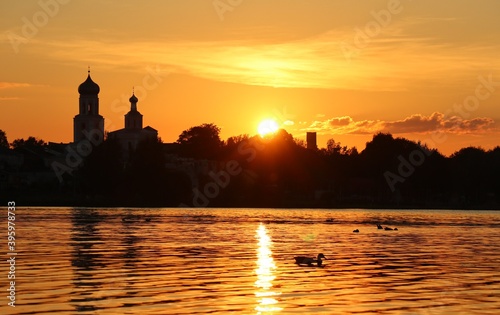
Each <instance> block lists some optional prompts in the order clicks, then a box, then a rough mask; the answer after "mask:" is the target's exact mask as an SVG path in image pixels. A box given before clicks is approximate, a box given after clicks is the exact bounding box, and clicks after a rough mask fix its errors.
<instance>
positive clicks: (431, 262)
mask: <svg viewBox="0 0 500 315" xmlns="http://www.w3.org/2000/svg"><path fill="white" fill-rule="evenodd" d="M16 212H17V214H16V228H17V229H16V233H17V234H16V237H17V239H16V245H17V252H18V255H17V258H16V261H17V263H16V297H17V300H16V307H15V308H12V307H8V306H7V303H8V300H7V297H6V294H5V292H6V293H8V291H6V290H5V289H6V288H7V287H8V286H7V279H6V278H7V276H6V275H7V272H8V269H7V268H8V266H7V264H6V263H5V262H4V263H3V264H2V266H3V267H2V268H3V270H4V272H2V273H3V274H4V276H2V277H1V282H0V283H1V284H2V288H4V289H3V290H4V294H3V295H2V296H4V298H2V300H3V302H2V304H1V305H0V313H1V314H76V313H83V314H141V315H142V314H228V313H232V314H317V313H321V314H499V310H500V212H480V211H471V212H464V211H428V210H427V211H408V210H405V211H401V210H399V211H394V210H393V211H390V210H276V209H211V210H203V209H89V208H80V209H73V208H28V209H26V208H18V209H17V211H16ZM326 219H332V222H325V220H326ZM3 222H4V223H5V222H6V219H5V220H4V221H3ZM377 223H380V224H382V225H384V226H391V227H397V228H398V231H384V230H377V228H376V224H377ZM354 229H359V230H360V232H359V233H353V230H354ZM0 233H1V235H4V236H5V237H4V242H5V243H6V242H7V238H6V235H7V231H6V224H1V228H0ZM5 246H6V244H5ZM319 252H322V253H323V254H325V256H326V257H327V258H328V260H326V261H325V267H324V268H317V267H299V266H297V265H295V263H294V259H293V257H294V256H295V255H298V254H301V255H302V254H304V255H309V256H316V255H317V254H318V253H319Z"/></svg>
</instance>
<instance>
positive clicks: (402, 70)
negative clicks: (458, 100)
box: [33, 20, 500, 91]
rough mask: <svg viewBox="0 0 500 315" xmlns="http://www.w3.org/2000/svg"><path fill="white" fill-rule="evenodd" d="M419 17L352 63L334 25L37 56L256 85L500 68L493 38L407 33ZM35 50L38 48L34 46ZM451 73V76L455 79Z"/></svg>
mask: <svg viewBox="0 0 500 315" xmlns="http://www.w3.org/2000/svg"><path fill="white" fill-rule="evenodd" d="M415 23H417V22H416V21H414V20H409V21H407V20H401V21H397V22H393V24H391V27H390V28H388V29H387V30H384V32H383V34H381V35H380V36H378V37H376V38H373V39H371V40H370V43H369V45H367V46H366V47H365V48H363V49H362V50H360V52H359V54H358V55H357V56H356V57H355V58H354V59H353V60H351V61H350V62H348V61H347V60H346V58H345V55H344V54H343V52H342V49H341V43H343V42H349V41H352V40H353V37H354V36H355V33H354V31H353V30H352V29H348V28H345V29H332V30H329V31H326V32H324V33H321V34H319V35H315V36H312V37H308V38H302V39H298V40H292V41H287V42H283V41H280V42H278V41H276V42H274V43H273V42H271V41H269V40H265V41H258V40H252V39H248V40H246V39H243V40H225V41H188V40H183V41H179V40H172V39H170V40H162V41H141V40H140V39H133V40H132V39H131V40H130V41H113V40H112V39H109V40H108V39H106V40H104V39H103V40H102V41H95V40H73V41H71V40H64V41H59V42H58V41H51V42H41V41H40V42H38V43H37V47H38V48H37V49H38V51H36V53H41V54H45V55H47V56H51V57H53V58H56V59H57V60H58V61H59V62H72V63H78V64H81V63H82V62H86V63H91V64H94V65H97V64H99V65H100V66H103V67H116V68H118V67H120V68H131V67H132V66H131V65H133V66H134V67H136V68H139V67H143V66H145V65H151V64H152V63H155V64H160V65H162V67H163V68H164V69H168V70H170V71H172V72H180V73H187V74H190V75H194V76H198V77H202V78H207V79H211V80H217V81H223V82H233V83H241V84H251V85H263V86H275V87H292V88H327V89H350V90H375V91H381V90H383V91H391V90H405V89H408V88H409V87H411V86H413V84H417V83H419V82H421V83H425V84H429V82H430V81H431V82H434V84H450V83H452V82H454V81H459V80H461V79H463V78H464V77H466V78H470V77H476V76H477V72H478V71H481V70H484V69H487V70H488V72H491V71H492V70H491V69H499V68H500V59H498V57H497V52H498V50H499V48H500V47H498V45H496V44H492V43H488V42H485V43H481V42H476V43H474V44H470V45H469V46H461V47H459V49H457V47H456V45H453V44H450V43H443V42H440V41H437V40H436V39H435V38H432V37H419V36H417V35H414V34H410V33H409V32H407V29H409V28H410V27H413V26H414V24H415ZM33 51H34V52H35V50H33ZM450 73H453V75H452V76H450Z"/></svg>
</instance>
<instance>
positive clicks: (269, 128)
mask: <svg viewBox="0 0 500 315" xmlns="http://www.w3.org/2000/svg"><path fill="white" fill-rule="evenodd" d="M278 129H279V126H278V123H277V122H276V121H274V120H272V119H266V120H263V121H262V122H261V123H260V124H259V127H258V128H257V132H258V133H259V135H260V136H261V137H265V136H267V135H269V134H271V133H275V132H276V131H278Z"/></svg>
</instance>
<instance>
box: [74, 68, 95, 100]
mask: <svg viewBox="0 0 500 315" xmlns="http://www.w3.org/2000/svg"><path fill="white" fill-rule="evenodd" d="M100 90H101V89H100V88H99V85H97V83H95V82H94V81H92V78H90V70H89V75H88V77H87V80H85V82H83V83H82V84H80V86H79V87H78V93H80V94H86V95H89V94H90V95H97V94H99V91H100Z"/></svg>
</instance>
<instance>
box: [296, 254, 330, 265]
mask: <svg viewBox="0 0 500 315" xmlns="http://www.w3.org/2000/svg"><path fill="white" fill-rule="evenodd" d="M294 259H295V263H296V264H297V265H299V266H301V265H308V266H309V267H312V266H313V264H314V263H317V264H318V267H321V266H322V265H323V261H322V260H321V259H326V257H325V255H323V254H322V253H319V254H318V257H317V258H316V259H314V258H311V257H306V256H297V257H294Z"/></svg>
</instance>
